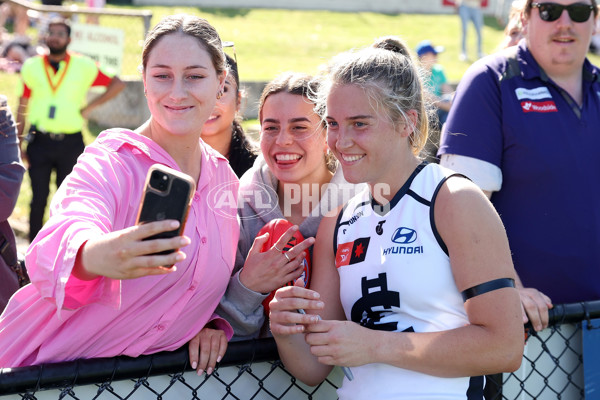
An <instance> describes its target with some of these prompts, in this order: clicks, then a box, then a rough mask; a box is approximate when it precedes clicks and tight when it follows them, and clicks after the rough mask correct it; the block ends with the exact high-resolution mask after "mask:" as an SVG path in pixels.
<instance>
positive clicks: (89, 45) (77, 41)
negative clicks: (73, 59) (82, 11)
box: [69, 24, 125, 75]
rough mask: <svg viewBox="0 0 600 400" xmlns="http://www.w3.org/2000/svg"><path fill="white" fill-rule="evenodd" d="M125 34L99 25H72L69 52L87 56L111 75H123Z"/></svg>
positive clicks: (119, 30)
mask: <svg viewBox="0 0 600 400" xmlns="http://www.w3.org/2000/svg"><path fill="white" fill-rule="evenodd" d="M124 43H125V34H124V32H123V31H122V30H121V29H115V28H107V27H103V26H99V25H86V24H73V25H71V44H70V45H69V50H71V51H74V52H77V53H81V54H83V55H86V56H88V57H90V58H92V59H93V60H95V61H96V62H98V63H100V66H101V67H103V68H104V69H106V71H107V72H109V73H111V74H117V75H120V74H121V65H122V63H123V49H124V46H125V45H124Z"/></svg>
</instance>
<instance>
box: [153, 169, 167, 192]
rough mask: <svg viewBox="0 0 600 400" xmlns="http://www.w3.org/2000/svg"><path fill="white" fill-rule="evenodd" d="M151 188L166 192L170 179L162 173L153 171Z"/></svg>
mask: <svg viewBox="0 0 600 400" xmlns="http://www.w3.org/2000/svg"><path fill="white" fill-rule="evenodd" d="M150 186H152V187H153V188H154V189H156V190H159V191H161V192H164V191H165V190H167V188H168V187H169V177H168V176H167V175H166V174H164V173H162V172H160V171H153V172H152V176H151V177H150Z"/></svg>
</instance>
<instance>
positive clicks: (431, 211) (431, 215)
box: [429, 174, 469, 257]
mask: <svg viewBox="0 0 600 400" xmlns="http://www.w3.org/2000/svg"><path fill="white" fill-rule="evenodd" d="M453 176H459V177H461V178H466V179H469V178H467V177H466V176H464V175H463V174H452V175H450V176H447V177H445V178H444V179H442V180H441V181H440V183H439V184H438V185H437V187H436V188H435V191H434V192H433V196H432V197H431V207H429V222H430V223H431V231H432V232H433V236H435V240H437V242H438V244H439V245H440V247H441V249H442V250H443V251H444V253H446V255H447V256H448V257H450V254H449V253H448V246H446V243H444V240H443V239H442V236H441V235H440V233H439V232H438V230H437V227H436V226H435V216H434V215H435V213H434V210H435V200H436V199H437V195H438V193H439V191H440V189H441V188H442V185H443V184H444V182H446V181H447V180H448V179H450V178H452V177H453Z"/></svg>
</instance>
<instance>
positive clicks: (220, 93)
mask: <svg viewBox="0 0 600 400" xmlns="http://www.w3.org/2000/svg"><path fill="white" fill-rule="evenodd" d="M221 97H223V91H222V90H219V92H218V93H217V100H219V99H220V98H221Z"/></svg>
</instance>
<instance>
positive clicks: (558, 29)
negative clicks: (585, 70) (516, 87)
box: [523, 0, 596, 76]
mask: <svg viewBox="0 0 600 400" xmlns="http://www.w3.org/2000/svg"><path fill="white" fill-rule="evenodd" d="M553 2H555V3H557V4H562V5H569V4H575V3H576V2H575V1H573V0H553ZM577 2H579V3H584V4H591V3H590V1H589V0H579V1H577ZM595 20H596V18H595V16H594V14H593V13H592V15H591V16H590V18H589V19H588V20H587V21H586V22H573V21H572V20H571V18H570V17H569V13H568V12H567V10H564V11H563V12H562V14H561V16H560V18H558V19H557V20H556V21H551V22H550V21H543V20H542V19H541V18H540V10H539V8H532V9H530V10H529V13H527V14H526V15H525V16H524V18H523V35H524V37H525V38H526V39H527V45H528V47H529V49H530V50H531V53H532V54H533V56H534V57H535V59H536V61H537V62H538V63H539V64H540V66H541V67H542V68H543V69H544V71H546V73H548V74H549V75H550V76H555V75H565V74H571V73H575V72H579V71H581V66H582V65H583V61H584V59H585V56H586V54H587V51H588V49H589V46H590V41H591V37H592V34H593V33H594V26H595V23H596V22H595Z"/></svg>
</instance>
